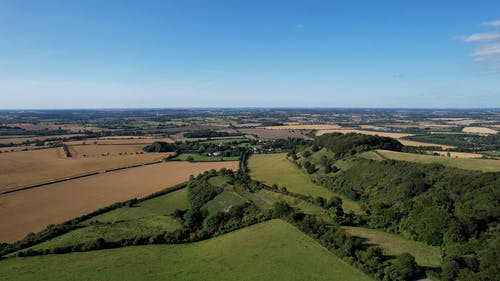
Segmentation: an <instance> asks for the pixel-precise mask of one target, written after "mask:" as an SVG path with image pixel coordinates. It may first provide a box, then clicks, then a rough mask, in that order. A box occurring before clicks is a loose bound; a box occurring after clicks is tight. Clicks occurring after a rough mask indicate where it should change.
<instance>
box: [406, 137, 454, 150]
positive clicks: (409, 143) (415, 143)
mask: <svg viewBox="0 0 500 281" xmlns="http://www.w3.org/2000/svg"><path fill="white" fill-rule="evenodd" d="M398 141H399V142H400V143H402V144H403V145H406V146H420V147H440V148H441V149H444V150H448V149H453V148H455V147H454V146H451V145H444V144H436V143H430V142H421V141H411V140H403V139H398Z"/></svg>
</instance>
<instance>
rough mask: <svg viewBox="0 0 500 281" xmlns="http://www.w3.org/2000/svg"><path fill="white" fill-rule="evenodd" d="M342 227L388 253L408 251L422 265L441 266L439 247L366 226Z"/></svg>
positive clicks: (350, 233)
mask: <svg viewBox="0 0 500 281" xmlns="http://www.w3.org/2000/svg"><path fill="white" fill-rule="evenodd" d="M342 228H343V229H344V230H346V232H347V233H348V234H349V235H353V236H358V237H362V238H364V239H366V240H367V243H368V244H371V245H376V246H379V247H381V248H382V249H384V253H385V254H387V255H400V254H402V253H405V252H406V253H410V254H412V255H413V256H414V257H415V260H416V261H417V263H418V264H419V265H420V266H427V267H434V268H436V267H440V266H441V262H442V261H441V256H440V251H439V248H438V247H433V246H429V245H427V244H425V243H421V242H416V241H412V240H409V239H405V238H404V237H401V236H399V235H396V234H391V233H387V232H385V231H381V230H376V229H369V228H366V227H354V226H344V227H342Z"/></svg>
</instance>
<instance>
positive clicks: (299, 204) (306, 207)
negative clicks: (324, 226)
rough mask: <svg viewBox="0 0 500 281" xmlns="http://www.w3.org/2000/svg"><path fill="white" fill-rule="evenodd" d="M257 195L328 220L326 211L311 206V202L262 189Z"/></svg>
mask: <svg viewBox="0 0 500 281" xmlns="http://www.w3.org/2000/svg"><path fill="white" fill-rule="evenodd" d="M257 194H258V195H259V196H261V197H262V198H265V199H267V200H269V201H271V202H276V201H285V202H287V203H288V204H290V206H292V207H295V208H298V209H300V210H301V211H302V212H304V214H311V215H317V216H319V217H321V218H323V219H325V220H328V216H327V215H326V214H325V210H324V209H322V208H320V207H318V206H316V205H314V204H311V203H309V202H306V201H304V200H301V199H299V198H295V197H292V196H288V195H284V194H281V193H277V192H273V191H269V190H265V189H261V190H259V191H257Z"/></svg>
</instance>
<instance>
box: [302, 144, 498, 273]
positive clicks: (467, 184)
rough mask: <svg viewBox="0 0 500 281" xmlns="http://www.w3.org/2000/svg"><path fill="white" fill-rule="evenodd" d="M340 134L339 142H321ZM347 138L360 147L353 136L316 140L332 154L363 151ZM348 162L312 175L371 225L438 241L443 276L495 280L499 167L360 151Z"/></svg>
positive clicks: (433, 241) (432, 242)
mask: <svg viewBox="0 0 500 281" xmlns="http://www.w3.org/2000/svg"><path fill="white" fill-rule="evenodd" d="M322 137H323V136H322ZM377 138H378V137H377ZM338 139H341V140H345V141H341V142H339V143H337V144H332V143H331V142H329V141H325V140H338ZM349 139H351V140H352V141H353V145H352V147H360V145H359V141H358V140H357V138H356V137H354V136H351V137H350V138H349V137H347V138H345V139H344V138H339V136H337V135H330V136H328V135H325V137H323V140H321V137H320V138H318V140H320V141H318V140H317V141H315V145H319V146H320V147H319V148H321V147H326V148H327V149H331V150H332V151H333V152H335V155H339V154H342V155H350V154H352V153H353V152H354V151H355V152H359V151H363V150H364V149H359V150H358V149H353V150H349V149H348V147H350V146H349ZM332 142H333V141H332ZM380 142H383V139H382V138H380V140H379V141H378V142H377V141H370V143H371V144H372V147H377V148H378V146H379V145H378V143H380ZM389 144H390V142H389ZM323 145H324V146H323ZM363 145H364V144H363ZM363 145H361V147H363ZM394 147H395V148H398V146H394ZM386 149H387V147H386ZM346 152H347V153H346ZM306 156H307V155H306ZM351 161H353V163H351V165H350V168H348V169H344V170H341V171H339V172H337V173H332V174H327V173H316V174H315V175H314V177H313V178H314V179H315V181H316V182H317V183H319V184H321V185H324V186H326V187H328V188H330V189H332V190H334V191H336V192H340V193H342V194H344V195H345V196H347V197H349V198H351V199H354V200H358V201H359V202H360V204H361V206H362V207H363V209H364V210H365V211H366V213H367V216H366V221H367V225H368V226H369V227H373V228H379V229H385V230H387V231H390V232H395V233H400V234H402V235H404V236H406V237H408V238H410V239H414V240H417V241H422V242H426V243H428V244H430V245H435V246H440V247H441V248H442V250H443V256H444V259H443V260H444V263H443V267H442V269H441V279H442V280H455V278H458V279H459V280H497V278H498V276H500V269H499V267H498V257H499V254H500V253H499V247H498V246H499V245H500V232H499V230H500V228H499V222H498V218H499V217H500V173H481V172H474V171H465V170H460V169H455V168H449V167H444V166H442V165H439V164H418V163H410V162H403V161H394V160H383V161H375V160H368V159H363V158H360V157H354V158H352V157H351Z"/></svg>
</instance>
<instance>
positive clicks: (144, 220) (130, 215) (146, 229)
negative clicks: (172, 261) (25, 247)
mask: <svg viewBox="0 0 500 281" xmlns="http://www.w3.org/2000/svg"><path fill="white" fill-rule="evenodd" d="M188 208H189V201H188V196H187V189H186V188H184V189H181V190H177V191H174V192H172V193H167V194H165V195H162V196H160V197H157V198H153V199H149V200H146V201H143V202H140V203H138V204H136V205H134V206H133V207H129V206H124V207H122V208H118V209H115V210H112V211H110V212H106V213H104V214H101V215H98V216H95V217H93V218H91V219H88V220H87V221H84V222H83V223H82V226H83V227H82V228H78V229H76V230H74V231H71V232H69V233H66V234H63V235H61V236H58V237H55V238H54V239H51V240H49V241H46V242H43V243H41V244H38V245H35V246H33V247H32V249H51V248H55V247H65V246H71V245H75V243H85V242H92V241H94V240H95V239H98V238H101V237H102V238H104V239H105V240H106V241H119V240H120V239H123V238H134V237H136V236H139V235H154V234H156V233H161V232H162V231H174V230H176V229H181V228H182V225H181V224H180V223H179V222H178V221H177V220H175V219H174V218H173V217H172V213H173V212H174V211H175V209H183V210H184V209H188Z"/></svg>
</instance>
